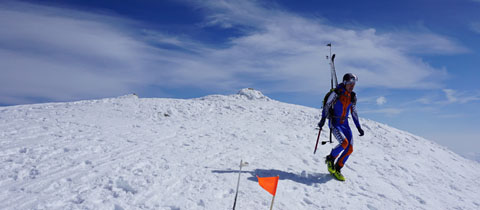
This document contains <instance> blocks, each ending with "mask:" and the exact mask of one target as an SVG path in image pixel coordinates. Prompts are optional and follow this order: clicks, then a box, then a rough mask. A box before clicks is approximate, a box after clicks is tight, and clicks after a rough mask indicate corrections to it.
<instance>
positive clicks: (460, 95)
mask: <svg viewBox="0 0 480 210" xmlns="http://www.w3.org/2000/svg"><path fill="white" fill-rule="evenodd" d="M443 92H444V93H445V97H446V98H447V101H446V102H444V103H459V104H464V103H468V102H472V101H480V95H479V94H475V93H467V92H461V91H457V90H453V89H443Z"/></svg>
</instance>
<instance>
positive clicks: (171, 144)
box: [0, 89, 480, 210]
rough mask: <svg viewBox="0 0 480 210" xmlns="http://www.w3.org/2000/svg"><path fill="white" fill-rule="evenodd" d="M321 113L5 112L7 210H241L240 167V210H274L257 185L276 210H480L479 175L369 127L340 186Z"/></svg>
mask: <svg viewBox="0 0 480 210" xmlns="http://www.w3.org/2000/svg"><path fill="white" fill-rule="evenodd" d="M319 114H320V110H318V109H313V108H308V107H303V106H298V105H292V104H286V103H282V102H278V101H275V100H270V99H268V97H266V96H264V95H263V94H262V93H261V92H259V91H255V90H251V89H243V90H241V91H240V92H239V93H238V94H235V95H230V96H223V95H215V96H206V97H203V98H197V99H189V100H183V99H144V98H138V97H136V96H133V95H129V96H125V97H118V98H109V99H101V100H91V101H79V102H71V103H49V104H36V105H24V106H12V107H1V108H0V131H1V132H0V162H1V164H0V188H1V189H3V190H2V191H0V209H116V210H120V209H168V210H170V209H231V207H232V204H233V197H234V194H235V185H236V179H237V174H236V172H237V170H238V164H239V162H240V159H243V160H244V161H247V162H249V163H250V165H249V166H248V167H246V168H244V170H245V172H244V173H243V174H242V177H241V184H240V193H239V197H238V203H237V209H268V207H269V204H270V199H271V196H270V195H269V194H268V193H267V192H265V191H264V190H262V189H261V188H260V187H259V186H258V184H257V182H256V178H255V175H259V176H275V175H280V182H279V185H278V190H277V198H276V199H275V205H274V209H320V208H327V209H342V208H345V209H480V201H478V198H479V197H480V164H478V163H477V162H474V161H470V160H467V159H465V158H463V157H461V156H459V155H457V154H455V153H453V152H451V151H450V150H448V149H446V148H445V147H442V146H439V145H437V144H435V143H433V142H431V141H428V140H426V139H423V138H421V137H418V136H415V135H412V134H410V133H408V132H405V131H401V130H398V129H395V128H391V127H389V126H387V125H384V124H381V123H377V122H374V121H371V120H367V119H361V124H362V126H363V128H364V130H365V136H363V137H359V136H358V133H357V132H356V130H355V129H354V131H353V132H354V152H353V154H352V156H351V157H350V159H349V161H348V163H347V165H346V167H345V168H344V170H343V173H344V175H345V176H346V178H347V181H346V182H344V183H342V182H338V181H336V180H334V179H332V178H331V176H330V175H329V174H328V172H327V170H326V167H325V165H324V163H323V162H324V159H323V156H324V155H326V154H327V153H328V152H329V151H330V149H331V147H332V146H334V145H330V144H327V145H324V146H321V145H319V148H318V151H317V155H313V147H314V143H315V140H316V134H317V130H315V129H314V125H315V124H316V123H317V122H318V120H319V118H318V117H319ZM351 127H352V128H353V127H354V125H351ZM324 129H326V130H325V132H323V133H322V136H321V138H322V139H323V140H325V139H327V138H328V128H326V127H324Z"/></svg>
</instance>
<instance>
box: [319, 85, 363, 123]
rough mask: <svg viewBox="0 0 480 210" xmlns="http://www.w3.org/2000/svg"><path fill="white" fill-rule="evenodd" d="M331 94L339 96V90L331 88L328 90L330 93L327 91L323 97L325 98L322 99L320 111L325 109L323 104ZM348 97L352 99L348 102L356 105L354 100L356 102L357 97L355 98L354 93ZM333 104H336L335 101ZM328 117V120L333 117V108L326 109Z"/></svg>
mask: <svg viewBox="0 0 480 210" xmlns="http://www.w3.org/2000/svg"><path fill="white" fill-rule="evenodd" d="M332 92H335V93H336V94H337V95H340V94H341V93H340V89H339V88H332V89H330V91H328V93H327V94H326V95H325V97H323V103H322V109H323V107H325V104H326V103H327V100H328V97H330V95H331V94H332ZM350 96H351V97H352V98H351V99H350V102H351V103H356V100H357V97H356V94H355V92H353V91H352V93H350ZM333 103H334V104H335V103H336V101H334V102H333ZM328 114H329V115H328V116H329V118H330V117H332V116H333V108H332V107H330V109H328Z"/></svg>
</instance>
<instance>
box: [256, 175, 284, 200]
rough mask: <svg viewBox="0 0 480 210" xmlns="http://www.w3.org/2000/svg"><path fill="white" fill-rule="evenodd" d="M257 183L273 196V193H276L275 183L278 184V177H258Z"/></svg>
mask: <svg viewBox="0 0 480 210" xmlns="http://www.w3.org/2000/svg"><path fill="white" fill-rule="evenodd" d="M257 178H258V184H259V185H260V186H261V187H262V188H263V189H265V190H266V191H268V192H269V193H270V194H272V195H273V196H275V193H277V184H278V178H279V176H274V177H258V176H257Z"/></svg>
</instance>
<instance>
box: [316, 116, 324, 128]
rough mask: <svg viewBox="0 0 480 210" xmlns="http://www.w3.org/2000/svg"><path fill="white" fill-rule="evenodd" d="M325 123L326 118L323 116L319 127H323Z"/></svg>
mask: <svg viewBox="0 0 480 210" xmlns="http://www.w3.org/2000/svg"><path fill="white" fill-rule="evenodd" d="M323 125H325V118H322V119H321V120H320V122H318V127H319V128H320V129H322V127H323Z"/></svg>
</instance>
